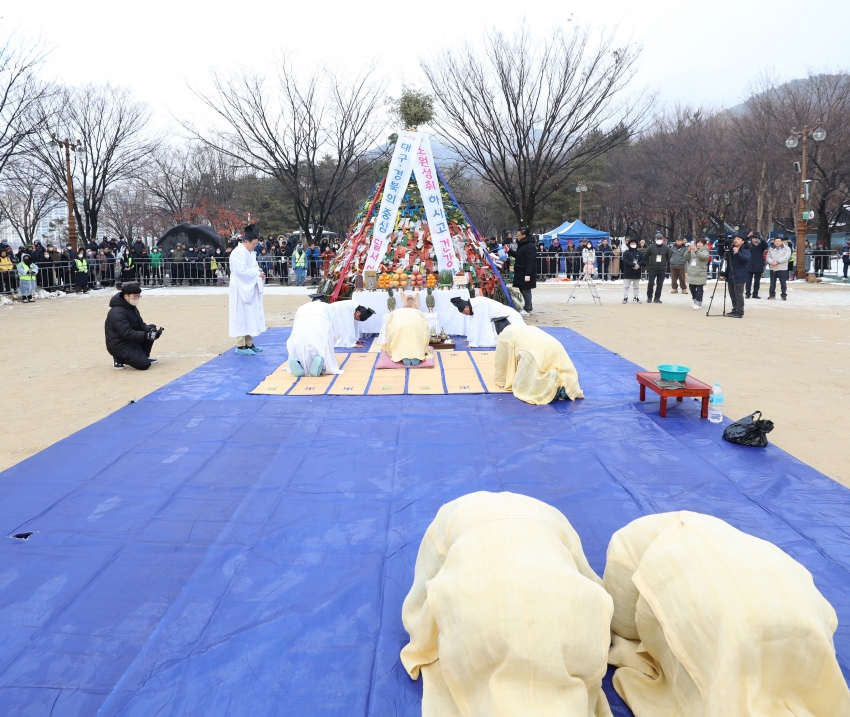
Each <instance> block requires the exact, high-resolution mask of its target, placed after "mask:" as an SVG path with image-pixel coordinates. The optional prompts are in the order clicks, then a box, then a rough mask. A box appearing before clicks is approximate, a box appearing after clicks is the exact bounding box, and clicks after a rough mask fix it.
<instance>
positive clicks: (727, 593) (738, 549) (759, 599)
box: [603, 511, 850, 717]
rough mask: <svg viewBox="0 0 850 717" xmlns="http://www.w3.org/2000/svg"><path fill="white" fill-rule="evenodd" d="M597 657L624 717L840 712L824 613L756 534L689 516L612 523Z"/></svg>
mask: <svg viewBox="0 0 850 717" xmlns="http://www.w3.org/2000/svg"><path fill="white" fill-rule="evenodd" d="M603 582H604V584H605V588H606V590H608V592H609V594H610V595H611V597H612V598H613V600H614V616H613V620H612V624H611V631H612V637H613V645H612V647H611V652H610V656H609V662H610V663H611V664H612V665H615V666H616V667H618V668H619V669H618V670H617V671H616V672H615V673H614V689H616V690H617V693H618V694H619V695H620V696H621V697H622V698H623V700H624V701H625V702H626V704H627V705H628V706H629V707H630V708H631V710H632V712H634V714H635V717H656V715H665V716H666V717H714V716H715V715H716V716H717V717H720V716H724V717H725V715H729V717H732V716H733V715H734V716H735V717H738V716H740V717H803V715H806V717H831V716H832V715H850V690H848V688H847V683H846V682H845V681H844V677H843V676H842V673H841V668H840V667H839V665H838V661H837V660H836V658H835V646H834V644H833V634H834V633H835V630H836V627H837V626H838V619H837V617H836V614H835V610H834V609H833V608H832V605H830V604H829V603H828V602H827V601H826V599H825V598H824V597H823V596H822V595H821V594H820V592H818V589H817V588H816V587H815V584H814V582H813V580H812V576H811V574H810V573H809V571H808V570H806V569H805V568H804V567H803V566H802V565H800V564H799V563H798V562H797V561H796V560H794V559H793V558H791V557H790V556H789V555H787V554H786V553H784V552H783V551H782V550H780V549H779V548H777V547H776V546H775V545H773V544H771V543H768V542H767V541H764V540H760V539H758V538H755V537H753V536H751V535H747V534H746V533H742V532H741V531H740V530H737V529H735V528H733V527H732V526H731V525H729V524H727V523H725V522H723V521H722V520H720V519H718V518H714V517H711V516H708V515H701V514H699V513H692V512H690V511H679V512H676V513H660V514H657V515H647V516H644V517H642V518H638V519H637V520H634V521H632V522H631V523H629V524H628V525H627V526H626V527H625V528H622V529H620V530H618V531H617V532H616V533H614V535H613V537H612V538H611V542H610V543H609V545H608V560H607V564H606V566H605V577H604V579H603Z"/></svg>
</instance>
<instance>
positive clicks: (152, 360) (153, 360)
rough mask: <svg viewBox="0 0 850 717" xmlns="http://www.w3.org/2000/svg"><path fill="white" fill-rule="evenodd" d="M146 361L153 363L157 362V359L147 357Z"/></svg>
mask: <svg viewBox="0 0 850 717" xmlns="http://www.w3.org/2000/svg"><path fill="white" fill-rule="evenodd" d="M148 361H150V362H151V363H152V364H154V363H159V359H152V358H149V359H148Z"/></svg>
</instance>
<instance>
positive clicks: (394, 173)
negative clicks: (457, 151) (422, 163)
mask: <svg viewBox="0 0 850 717" xmlns="http://www.w3.org/2000/svg"><path fill="white" fill-rule="evenodd" d="M421 138H422V135H421V134H420V133H419V132H401V133H399V135H398V140H396V143H395V150H394V151H393V158H392V160H391V161H390V168H389V170H388V171H387V181H386V184H385V185H384V196H383V197H382V198H381V208H380V209H379V210H378V216H377V217H376V218H375V224H374V226H373V227H372V241H371V243H370V244H369V253H368V254H367V255H366V263H365V264H364V266H363V270H364V271H373V270H375V269H377V268H378V265H379V264H380V263H381V261H382V260H383V258H384V254H386V253H387V244H388V243H389V238H390V234H391V233H392V231H393V229H394V228H395V222H396V219H397V218H398V210H399V207H400V206H401V200H402V198H403V197H404V192H405V191H406V190H407V182H408V180H409V179H410V172H411V170H412V169H413V162H414V159H415V158H416V150H417V149H419V142H420V140H421Z"/></svg>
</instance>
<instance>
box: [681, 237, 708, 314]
mask: <svg viewBox="0 0 850 717" xmlns="http://www.w3.org/2000/svg"><path fill="white" fill-rule="evenodd" d="M708 260H709V253H708V249H707V248H706V246H705V239H697V241H696V244H694V242H690V243H689V244H688V253H687V262H688V263H687V266H686V270H687V275H688V288H689V289H690V290H691V298H692V299H693V301H694V303H693V307H692V308H694V309H701V308H702V296H703V291H704V290H705V282H706V281H707V280H708Z"/></svg>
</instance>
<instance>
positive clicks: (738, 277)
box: [725, 234, 750, 319]
mask: <svg viewBox="0 0 850 717" xmlns="http://www.w3.org/2000/svg"><path fill="white" fill-rule="evenodd" d="M726 261H727V265H726V267H725V270H726V283H727V284H728V285H729V298H731V299H732V311H731V312H729V313H728V314H726V316H729V317H731V318H733V319H743V318H744V288H745V287H746V285H747V276H748V269H749V265H750V251H749V249H747V248H746V247H745V246H744V237H742V236H741V235H740V234H737V235H735V237H733V238H732V247H731V250H727V252H726Z"/></svg>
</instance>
